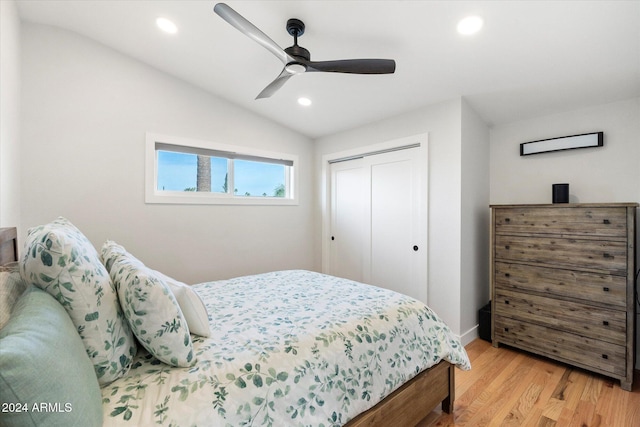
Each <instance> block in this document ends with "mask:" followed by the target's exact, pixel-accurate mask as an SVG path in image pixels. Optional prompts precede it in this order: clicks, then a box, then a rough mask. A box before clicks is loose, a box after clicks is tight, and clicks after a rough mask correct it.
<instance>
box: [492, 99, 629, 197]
mask: <svg viewBox="0 0 640 427" xmlns="http://www.w3.org/2000/svg"><path fill="white" fill-rule="evenodd" d="M597 131H603V132H604V147H602V148H585V149H580V150H569V151H562V152H555V153H544V154H536V155H532V156H524V157H521V156H520V151H519V150H520V143H523V142H528V141H535V140H539V139H546V138H554V137H558V136H567V135H576V134H581V133H588V132H597ZM561 182H568V183H569V190H570V201H571V202H581V203H588V202H638V201H640V98H634V99H629V100H625V101H620V102H614V103H610V104H605V105H598V106H593V107H589V108H584V109H581V110H575V111H569V112H566V113H563V114H555V115H552V116H546V117H540V118H537V119H532V120H526V121H521V122H516V123H511V124H508V125H504V126H496V127H494V128H493V129H492V130H491V190H490V191H491V194H490V197H491V203H494V204H497V203H551V184H553V183H561Z"/></svg>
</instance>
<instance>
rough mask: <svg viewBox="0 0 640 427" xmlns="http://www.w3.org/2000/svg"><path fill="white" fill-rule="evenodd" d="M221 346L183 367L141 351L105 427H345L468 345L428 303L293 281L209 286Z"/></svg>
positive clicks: (306, 279) (323, 278) (109, 390)
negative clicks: (458, 337)
mask: <svg viewBox="0 0 640 427" xmlns="http://www.w3.org/2000/svg"><path fill="white" fill-rule="evenodd" d="M194 289H195V290H196V291H197V292H198V293H199V294H200V295H201V296H202V298H203V299H204V301H205V303H206V305H207V309H208V311H209V316H210V319H209V323H210V327H211V331H212V332H211V337H209V338H203V337H199V336H195V335H194V336H193V347H194V351H195V354H196V357H197V363H196V364H195V365H194V366H193V367H191V368H172V367H170V366H168V365H165V364H164V363H161V362H159V361H158V360H157V359H155V358H154V357H153V356H150V355H149V354H148V353H145V352H144V351H139V354H138V355H137V356H136V358H135V359H134V362H133V366H132V367H131V370H130V372H129V373H128V374H127V376H125V377H124V378H121V379H119V380H117V381H115V382H113V383H112V384H110V385H108V386H106V387H104V388H103V389H102V396H103V402H104V417H105V426H118V425H124V426H142V425H154V424H157V425H165V426H185V427H186V426H229V427H238V426H274V427H281V426H318V427H320V426H340V425H343V424H345V423H346V422H348V421H349V420H350V419H352V418H354V417H355V416H356V415H358V414H359V413H361V412H363V411H365V410H367V409H369V408H371V407H372V406H374V405H375V404H376V403H378V402H379V401H380V400H382V399H383V398H384V397H385V396H387V395H388V394H390V393H391V392H392V391H393V390H395V389H396V388H398V387H399V386H400V385H401V384H403V383H404V382H406V381H408V380H409V379H411V378H412V377H414V376H415V375H416V374H418V373H419V372H421V371H422V370H424V369H427V368H428V367H430V366H432V365H435V364H436V363H438V362H439V361H440V360H442V359H445V360H447V361H449V362H451V363H453V364H456V365H458V366H459V367H460V368H461V369H465V370H466V369H469V368H470V364H469V359H468V358H467V354H466V352H465V350H464V348H463V347H462V345H461V343H460V342H459V340H458V339H457V338H456V337H455V336H454V335H453V334H452V333H451V331H450V330H449V328H448V327H447V326H446V325H445V324H444V323H443V322H442V320H440V319H439V318H438V316H437V315H436V314H435V313H433V311H431V309H429V308H428V307H427V306H425V305H424V304H423V303H421V302H419V301H417V300H415V299H413V298H410V297H408V296H405V295H401V294H398V293H395V292H392V291H389V290H386V289H382V288H378V287H374V286H370V285H365V284H362V283H357V282H353V281H350V280H346V279H340V278H335V277H332V276H327V275H324V274H320V273H314V272H310V271H302V270H292V271H279V272H273V273H266V274H260V275H255V276H247V277H238V278H234V279H230V280H222V281H216V282H209V283H202V284H199V285H195V287H194Z"/></svg>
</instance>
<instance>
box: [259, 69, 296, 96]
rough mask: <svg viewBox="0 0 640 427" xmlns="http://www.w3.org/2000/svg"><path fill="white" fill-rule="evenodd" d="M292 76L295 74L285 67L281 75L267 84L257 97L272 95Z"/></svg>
mask: <svg viewBox="0 0 640 427" xmlns="http://www.w3.org/2000/svg"><path fill="white" fill-rule="evenodd" d="M291 76H293V74H292V73H290V72H288V71H287V69H286V68H284V69H283V70H282V72H281V73H280V75H279V76H278V77H276V79H275V80H274V81H272V82H271V83H269V84H268V85H267V87H265V88H264V89H262V92H260V93H259V94H258V96H256V99H262V98H269V97H270V96H271V95H273V94H274V93H276V92H277V91H278V89H280V88H281V87H282V85H284V84H285V83H286V82H287V80H289V78H290V77H291Z"/></svg>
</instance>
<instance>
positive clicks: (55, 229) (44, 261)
mask: <svg viewBox="0 0 640 427" xmlns="http://www.w3.org/2000/svg"><path fill="white" fill-rule="evenodd" d="M20 274H21V275H22V278H23V279H24V280H25V281H26V282H28V283H33V284H35V285H36V286H38V287H39V288H41V289H43V290H45V291H47V292H48V293H49V294H51V295H53V297H54V298H55V299H56V300H58V302H59V303H60V304H62V306H63V307H64V308H65V310H66V311H67V313H68V314H69V317H71V320H72V321H73V324H74V325H75V327H76V330H77V331H78V333H79V334H80V337H81V338H82V342H83V344H84V346H85V349H86V350H87V354H88V355H89V358H90V359H91V362H92V363H93V367H94V369H95V371H96V376H97V377H98V382H99V383H100V384H101V385H105V384H109V383H110V382H112V381H114V380H116V379H118V378H120V377H122V376H123V375H125V374H126V373H127V372H128V371H129V368H130V367H131V362H132V360H133V356H135V354H136V350H137V347H136V342H135V338H134V337H133V334H132V333H131V329H130V328H129V325H128V323H127V321H126V320H125V318H124V315H123V312H122V309H121V308H120V304H119V303H118V297H117V295H116V290H115V287H114V285H113V283H112V282H111V279H110V278H109V273H108V272H107V270H106V269H105V268H104V266H103V265H102V263H101V262H100V258H99V256H98V252H97V251H96V249H95V248H94V247H93V245H92V244H91V242H89V239H87V238H86V237H85V236H84V234H82V232H81V231H80V230H78V229H77V228H76V227H75V226H74V225H73V224H72V223H71V222H69V221H68V220H67V219H65V218H62V217H59V218H58V219H56V220H55V221H53V222H51V223H49V224H45V225H41V226H38V227H34V228H31V229H30V230H29V231H28V233H27V239H26V241H25V248H24V254H23V256H22V259H21V261H20Z"/></svg>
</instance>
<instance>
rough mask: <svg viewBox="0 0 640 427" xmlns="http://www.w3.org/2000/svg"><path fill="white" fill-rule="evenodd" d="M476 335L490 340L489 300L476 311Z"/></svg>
mask: <svg viewBox="0 0 640 427" xmlns="http://www.w3.org/2000/svg"><path fill="white" fill-rule="evenodd" d="M478 336H479V337H480V339H483V340H485V341H489V342H491V301H489V303H488V304H487V305H485V306H484V307H482V308H481V309H480V310H479V311H478Z"/></svg>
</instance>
